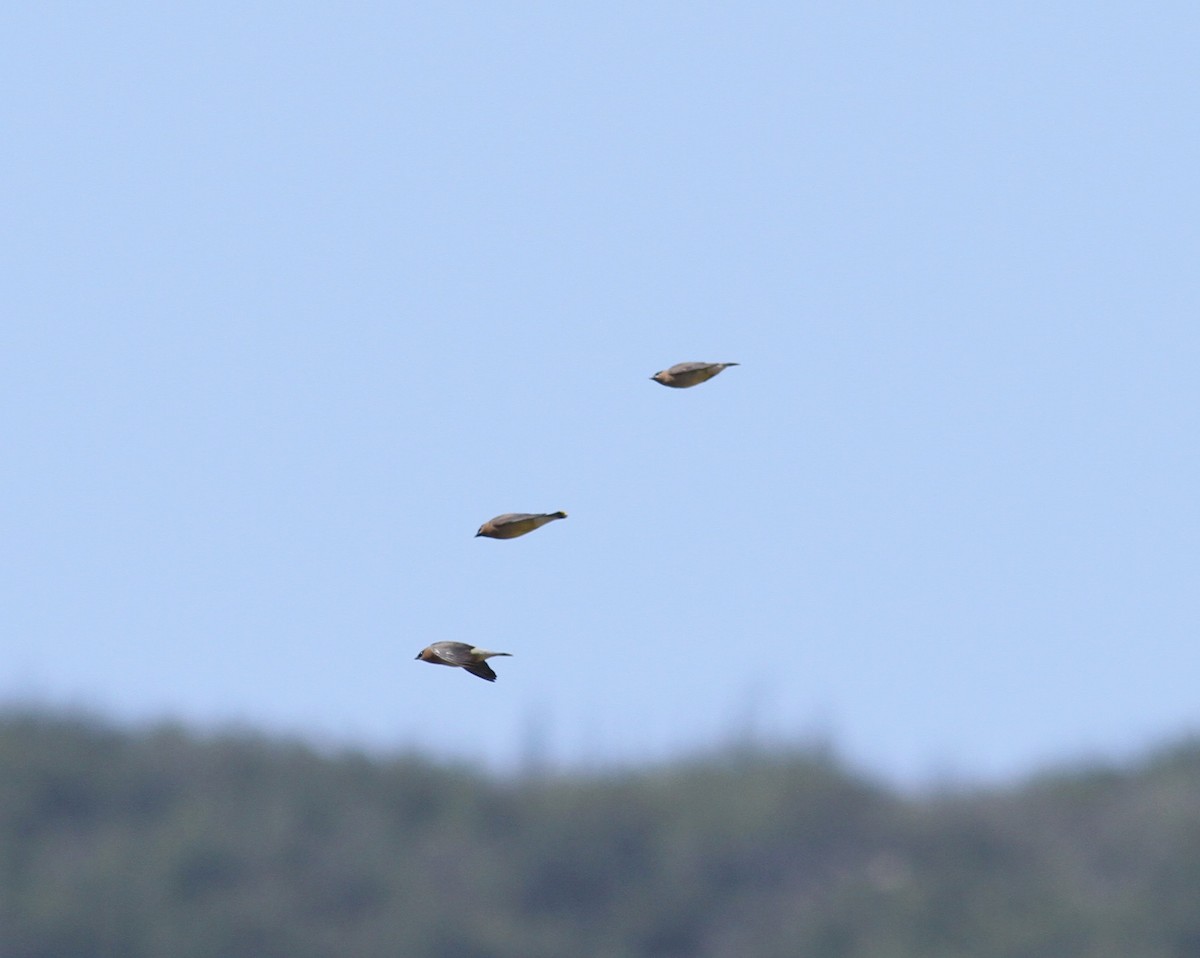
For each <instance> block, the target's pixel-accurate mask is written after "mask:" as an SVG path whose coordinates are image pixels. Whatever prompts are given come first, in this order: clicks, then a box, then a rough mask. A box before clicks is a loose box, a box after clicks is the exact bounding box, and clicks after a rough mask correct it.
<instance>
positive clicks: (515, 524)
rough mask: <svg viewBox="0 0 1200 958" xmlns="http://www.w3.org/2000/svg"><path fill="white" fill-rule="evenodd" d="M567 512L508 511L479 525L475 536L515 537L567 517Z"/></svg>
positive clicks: (491, 537) (490, 537) (492, 537)
mask: <svg viewBox="0 0 1200 958" xmlns="http://www.w3.org/2000/svg"><path fill="white" fill-rule="evenodd" d="M566 517H567V514H566V513H565V512H561V511H560V512H542V513H530V512H506V513H505V514H504V515H502V516H496V518H495V519H489V520H488V521H487V522H485V523H484V524H483V525H481V526H480V527H479V531H478V532H476V533H475V537H476V538H478V537H479V536H485V537H486V538H488V539H515V538H516V537H517V536H523V535H525V533H527V532H533V530H534V529H538V528H541V527H542V526H544V525H545V524H546V523H547V522H553V521H554V520H555V519H565V518H566Z"/></svg>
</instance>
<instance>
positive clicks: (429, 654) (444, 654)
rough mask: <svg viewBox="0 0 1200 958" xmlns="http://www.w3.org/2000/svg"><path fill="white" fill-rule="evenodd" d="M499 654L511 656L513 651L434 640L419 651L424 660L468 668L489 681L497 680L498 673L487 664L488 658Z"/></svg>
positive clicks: (419, 656)
mask: <svg viewBox="0 0 1200 958" xmlns="http://www.w3.org/2000/svg"><path fill="white" fill-rule="evenodd" d="M497 655H507V656H511V655H512V653H511V652H489V651H488V650H487V649H477V648H475V647H474V646H472V645H469V644H468V643H466V642H434V643H433V644H432V645H427V646H426V647H425V648H423V649H422V650H421V651H420V652H418V653H417V658H418V659H420V660H421V661H422V662H431V663H433V664H434V665H451V666H455V667H457V668H460V669H466V670H467V671H468V672H470V673H471V674H472V675H478V676H479V677H480V678H481V679H486V680H487V681H488V682H495V681H496V673H495V672H493V671H492V667H491V666H490V665H488V664H487V660H488V659H490V658H494V657H495V656H497Z"/></svg>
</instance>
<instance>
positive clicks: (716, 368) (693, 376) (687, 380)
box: [650, 363, 740, 389]
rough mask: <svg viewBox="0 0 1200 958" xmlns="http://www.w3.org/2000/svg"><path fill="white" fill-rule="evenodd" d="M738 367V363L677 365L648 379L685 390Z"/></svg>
mask: <svg viewBox="0 0 1200 958" xmlns="http://www.w3.org/2000/svg"><path fill="white" fill-rule="evenodd" d="M738 365H740V363H677V364H676V365H674V366H672V367H671V368H670V369H663V370H660V371H659V372H656V373H655V374H654V375H653V376H651V377H650V378H651V379H653V380H654V381H655V382H656V383H662V384H663V385H664V386H670V387H671V388H672V389H687V388H688V387H689V386H698V385H700V383H703V382H708V380H710V379H712V378H713V376H715V375H716V374H717V373H719V372H721V370H723V369H728V368H729V367H730V366H738Z"/></svg>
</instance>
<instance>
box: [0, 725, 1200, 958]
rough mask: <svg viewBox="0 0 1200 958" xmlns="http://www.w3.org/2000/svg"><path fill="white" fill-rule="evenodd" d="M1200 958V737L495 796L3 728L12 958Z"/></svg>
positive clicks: (64, 731) (817, 758)
mask: <svg viewBox="0 0 1200 958" xmlns="http://www.w3.org/2000/svg"><path fill="white" fill-rule="evenodd" d="M164 955H170V956H172V958H201V956H204V958H209V956H213V958H215V956H221V958H241V956H244V958H272V956H278V958H308V956H341V958H375V956H385V955H386V956H391V958H395V956H398V955H399V956H405V958H426V956H428V958H485V956H486V958H563V956H571V958H673V956H679V958H683V956H689V958H746V956H754V958H792V956H796V955H803V956H806V958H858V956H862V958H866V956H871V958H940V956H945V958H951V956H953V958H1012V956H1017V955H1019V956H1021V958H1041V956H1044V958H1076V956H1077V958H1130V956H1135V955H1136V956H1137V958H1194V956H1196V955H1200V743H1198V742H1195V741H1193V742H1185V743H1182V744H1177V745H1175V746H1173V747H1171V748H1169V749H1164V750H1161V751H1159V752H1157V753H1155V754H1153V755H1150V756H1147V757H1146V758H1144V759H1143V760H1142V761H1140V762H1139V763H1137V764H1135V765H1132V766H1130V767H1125V768H1101V767H1094V768H1085V769H1062V770H1051V771H1048V772H1046V773H1044V774H1042V775H1040V776H1037V777H1035V778H1033V779H1031V780H1028V781H1025V782H1022V783H1020V784H1018V785H1014V786H1011V787H1009V788H1005V789H990V790H980V791H971V792H961V793H953V794H936V795H923V796H918V797H913V796H905V795H901V794H899V793H896V792H894V791H891V790H889V789H887V788H885V787H883V786H881V785H879V784H877V783H874V782H871V781H868V780H865V779H864V778H862V777H861V776H859V775H856V774H853V773H851V772H850V771H848V770H847V769H845V768H843V767H842V766H841V765H840V764H839V763H838V762H837V761H836V759H834V758H832V757H830V756H829V755H826V754H822V753H812V752H799V753H790V754H773V753H730V754H723V755H714V756H710V757H709V758H707V759H704V760H694V761H689V762H686V763H680V764H674V765H666V766H659V767H654V768H648V769H643V770H639V771H637V772H628V773H610V774H606V775H599V776H591V777H576V778H561V777H546V778H540V779H535V780H530V779H524V780H515V781H507V780H498V779H495V778H492V777H486V776H482V775H478V774H475V773H473V772H471V771H470V770H466V769H462V768H451V767H445V766H440V765H437V764H434V763H431V762H429V761H427V760H424V759H421V758H418V757H399V758H393V759H390V760H377V759H372V758H368V757H366V756H364V755H361V754H353V753H348V754H337V755H325V754H322V753H319V752H317V751H315V750H312V749H310V748H308V747H306V746H304V745H302V744H297V743H295V742H289V741H277V740H269V739H259V738H255V737H253V736H250V735H244V736H226V737H198V736H194V735H192V734H189V733H188V732H186V731H184V730H181V729H179V728H174V727H162V728H159V729H155V730H151V731H146V732H136V733H135V732H128V731H123V730H118V729H115V728H112V727H107V726H105V725H103V724H100V723H95V722H91V721H87V720H83V719H76V718H63V717H55V716H52V715H39V714H30V713H9V714H7V715H5V716H3V717H0V958H52V956H53V958H62V956H71V958H93V956H95V958H99V956H106V958H108V956H111V958H151V956H153V958H160V956H164Z"/></svg>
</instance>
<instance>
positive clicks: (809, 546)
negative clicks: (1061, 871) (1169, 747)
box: [0, 0, 1200, 781]
mask: <svg viewBox="0 0 1200 958" xmlns="http://www.w3.org/2000/svg"><path fill="white" fill-rule="evenodd" d="M0 36H2V37H3V39H2V40H0V43H2V45H3V48H4V52H3V57H2V58H0V81H2V83H0V108H2V115H0V122H2V124H3V131H4V132H3V137H2V143H0V180H2V182H3V190H2V196H3V200H2V203H3V206H2V208H0V215H2V218H3V224H4V228H3V230H2V232H0V236H2V239H0V242H2V243H3V247H4V248H3V256H2V259H3V262H2V265H0V269H2V270H3V286H2V301H0V305H2V313H3V319H4V321H3V326H2V331H0V402H2V407H3V408H2V416H0V441H2V443H3V456H2V457H0V483H2V491H3V495H2V500H0V501H2V505H0V510H2V512H0V521H2V526H0V538H2V542H3V548H2V550H0V561H2V562H3V568H2V569H0V606H2V609H0V628H2V630H3V636H2V642H0V700H2V701H4V702H8V703H18V702H29V701H35V702H40V703H45V704H50V705H53V706H61V705H69V706H83V707H86V708H90V709H95V710H97V711H99V712H101V713H102V714H105V715H109V716H112V717H115V718H116V719H118V720H121V721H136V722H141V721H146V720H155V719H158V718H164V717H170V718H179V719H182V720H184V721H187V722H189V723H194V724H196V725H198V726H201V727H215V726H221V725H224V724H226V723H230V722H240V723H249V724H252V725H254V726H256V727H261V728H264V729H266V730H268V731H271V732H287V733H294V732H299V733H301V734H304V735H306V736H311V737H312V738H313V739H314V740H317V741H322V742H332V743H343V742H348V743H352V744H356V745H364V746H368V747H370V748H372V749H387V750H391V749H403V748H407V747H409V746H412V745H416V746H418V747H420V748H422V749H423V750H425V751H427V752H428V753H429V754H431V755H434V756H437V757H439V758H448V759H465V760H467V761H470V762H478V763H480V764H481V765H484V766H485V767H488V768H511V767H514V766H519V765H520V763H522V762H524V761H526V760H528V759H529V758H530V757H531V756H533V757H539V758H540V759H541V760H543V761H545V762H547V763H551V764H553V765H557V766H561V767H566V768H572V767H589V766H593V767H594V766H596V765H605V764H607V763H611V762H626V761H634V762H641V761H649V760H660V759H665V758H669V757H672V756H674V755H677V754H680V753H681V752H686V751H690V750H695V749H699V748H707V747H712V746H714V745H719V744H720V743H722V742H727V741H729V740H731V739H735V740H736V739H739V738H744V737H746V736H751V737H756V738H757V739H758V740H760V741H764V742H775V741H804V740H810V739H812V738H813V737H814V736H815V737H817V738H821V739H827V740H828V741H830V742H832V744H833V746H834V747H835V748H836V749H837V750H838V751H840V752H841V753H842V754H843V755H845V756H846V757H847V758H848V759H850V760H851V761H853V762H855V763H857V764H859V765H861V766H862V767H864V768H867V769H870V770H873V771H874V772H876V773H878V774H880V775H884V776H887V777H889V778H891V779H893V780H897V781H920V780H928V779H929V778H930V777H931V776H932V777H935V778H936V777H938V776H945V775H952V776H958V777H964V778H967V779H971V780H984V779H997V778H1000V777H1003V776H1008V775H1013V774H1021V773H1025V772H1027V771H1029V770H1032V769H1033V768H1036V767H1037V766H1039V765H1041V764H1044V763H1046V762H1049V761H1054V760H1061V759H1071V758H1076V757H1081V756H1094V755H1120V754H1123V753H1125V752H1127V751H1129V750H1132V749H1137V748H1141V747H1144V746H1146V745H1149V744H1151V743H1157V742H1160V741H1163V740H1164V739H1167V738H1170V737H1172V736H1176V735H1180V734H1183V733H1185V732H1187V731H1189V730H1191V731H1195V730H1197V729H1198V728H1200V644H1198V643H1200V507H1198V505H1197V500H1198V491H1200V448H1198V438H1200V385H1198V372H1200V187H1198V182H1200V79H1198V77H1200V67H1198V64H1200V7H1197V5H1196V4H1195V3H1192V2H1178V3H1171V2H1163V3H1135V2H1124V3H1122V2H1114V3H1104V4H1096V3H1085V2H1054V0H1050V2H1045V3H1003V4H996V3H986V4H985V3H962V2H945V3H941V2H939V3H910V2H903V3H901V2H896V3H854V2H850V3H836V4H828V3H821V4H817V3H799V2H797V3H779V4H733V3H729V4H701V3H603V4H551V3H528V4H523V3H522V4H518V3H500V4H400V3H378V4H371V3H347V4H317V3H301V4H291V3H287V4H285V3H271V4H249V5H248V4H241V3H238V4H233V3H229V4H222V3H204V4H199V3H197V4H166V5H163V4H152V3H145V4H129V3H110V4H99V5H86V4H67V3H60V4H52V3H46V4H9V5H6V6H4V8H3V10H2V11H0ZM686 360H707V361H717V360H721V361H730V360H732V361H737V362H740V363H741V364H742V365H741V366H740V367H738V368H735V369H730V370H727V371H726V372H725V373H723V374H722V375H721V376H720V377H718V378H717V379H714V380H712V381H711V382H709V383H707V384H704V385H702V386H699V387H697V388H694V389H690V390H669V389H664V388H663V387H661V386H659V385H658V384H656V383H653V382H650V381H649V379H648V377H649V376H650V375H651V374H653V373H654V372H655V371H657V370H659V369H662V368H663V367H666V366H669V365H671V364H673V363H676V362H681V361H686ZM555 509H564V510H566V511H567V512H568V513H569V514H570V518H568V519H567V520H565V521H563V522H557V523H554V524H552V525H550V526H547V527H545V528H544V529H542V530H540V531H538V532H536V533H534V534H532V535H529V536H526V537H525V538H522V539H518V540H514V541H509V542H497V541H491V540H486V539H476V538H474V537H473V536H474V532H475V530H476V528H477V527H478V526H479V525H480V523H482V522H483V521H484V520H486V519H488V518H490V517H491V516H493V515H496V514H497V513H502V512H511V511H548V510H555ZM437 639H460V640H465V641H470V642H474V643H478V644H482V645H486V646H489V647H491V648H497V649H502V650H505V651H509V652H512V653H514V657H513V658H511V659H502V660H500V661H499V662H498V663H497V666H496V667H497V671H498V672H499V675H500V678H499V681H498V682H496V683H495V684H494V685H490V684H488V683H485V682H481V681H478V680H477V679H475V678H473V677H471V676H469V675H467V674H465V673H462V672H460V671H454V670H450V669H438V668H433V667H430V666H428V665H425V664H423V663H419V662H415V661H413V657H414V656H415V655H416V653H417V652H418V650H419V649H420V648H421V647H422V646H424V645H425V644H427V643H428V642H430V641H433V640H437Z"/></svg>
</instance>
